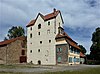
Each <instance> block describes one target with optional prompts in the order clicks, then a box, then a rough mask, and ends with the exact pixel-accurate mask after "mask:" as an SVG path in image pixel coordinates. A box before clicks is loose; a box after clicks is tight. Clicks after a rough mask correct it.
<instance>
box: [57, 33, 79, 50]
mask: <svg viewBox="0 0 100 74" xmlns="http://www.w3.org/2000/svg"><path fill="white" fill-rule="evenodd" d="M59 38H65V40H66V41H67V42H68V43H69V44H70V45H71V46H73V47H75V48H77V49H80V47H79V46H78V45H77V43H76V42H75V41H74V40H72V39H71V38H70V37H69V36H68V34H67V33H66V32H64V33H63V34H57V35H56V38H55V39H59Z"/></svg>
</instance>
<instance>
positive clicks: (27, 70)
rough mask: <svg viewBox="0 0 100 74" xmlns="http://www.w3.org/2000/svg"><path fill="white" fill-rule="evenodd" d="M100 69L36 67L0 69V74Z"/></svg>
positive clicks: (93, 66) (79, 66)
mask: <svg viewBox="0 0 100 74" xmlns="http://www.w3.org/2000/svg"><path fill="white" fill-rule="evenodd" d="M95 67H100V65H74V66H66V65H63V66H62V65H59V66H34V67H32V68H13V69H12V68H11V69H7V68H4V69H3V68H0V72H37V73H39V72H40V73H41V72H47V71H48V72H55V71H65V70H70V71H73V70H83V69H87V68H95Z"/></svg>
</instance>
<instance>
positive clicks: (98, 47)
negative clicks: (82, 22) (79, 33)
mask: <svg viewBox="0 0 100 74" xmlns="http://www.w3.org/2000/svg"><path fill="white" fill-rule="evenodd" d="M90 51H91V52H90V55H91V57H92V60H99V61H100V27H98V28H96V30H95V32H94V33H93V34H92V45H91V47H90Z"/></svg>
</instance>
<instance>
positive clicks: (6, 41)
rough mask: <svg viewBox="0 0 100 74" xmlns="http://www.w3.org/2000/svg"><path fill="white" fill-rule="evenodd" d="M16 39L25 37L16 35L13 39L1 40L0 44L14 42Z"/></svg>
mask: <svg viewBox="0 0 100 74" xmlns="http://www.w3.org/2000/svg"><path fill="white" fill-rule="evenodd" d="M16 40H25V37H23V36H21V37H17V38H14V39H10V40H5V41H2V42H0V46H1V45H6V44H9V43H11V42H14V41H16Z"/></svg>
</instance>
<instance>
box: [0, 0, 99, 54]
mask: <svg viewBox="0 0 100 74" xmlns="http://www.w3.org/2000/svg"><path fill="white" fill-rule="evenodd" d="M53 8H56V9H58V10H60V11H61V13H62V16H63V19H64V29H65V31H66V32H67V33H68V35H69V36H70V37H71V38H72V39H73V40H75V41H76V42H77V43H78V44H81V45H83V46H84V47H85V48H86V49H87V53H89V50H90V46H91V37H92V33H93V32H94V31H95V28H97V27H100V0H0V41H2V40H3V39H4V37H5V36H6V34H7V31H8V30H9V28H11V27H12V26H22V27H24V28H25V29H26V25H27V24H28V23H29V21H30V20H32V19H34V18H35V17H36V15H37V14H38V13H39V12H40V13H42V14H44V15H45V14H48V13H50V12H52V11H53Z"/></svg>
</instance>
